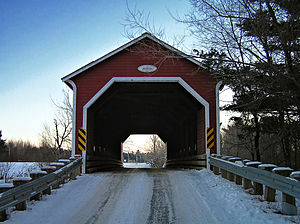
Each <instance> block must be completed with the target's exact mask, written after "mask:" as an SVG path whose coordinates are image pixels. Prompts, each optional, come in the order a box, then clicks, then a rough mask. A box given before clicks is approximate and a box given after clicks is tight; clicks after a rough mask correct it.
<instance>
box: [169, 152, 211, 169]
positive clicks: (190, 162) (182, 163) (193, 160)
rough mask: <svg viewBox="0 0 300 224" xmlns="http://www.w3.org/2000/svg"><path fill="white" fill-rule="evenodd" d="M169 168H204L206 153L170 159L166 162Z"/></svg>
mask: <svg viewBox="0 0 300 224" xmlns="http://www.w3.org/2000/svg"><path fill="white" fill-rule="evenodd" d="M166 167H167V168H188V169H203V168H205V167H206V155H205V154H202V155H194V156H187V157H180V158H176V159H169V160H168V161H167V163H166Z"/></svg>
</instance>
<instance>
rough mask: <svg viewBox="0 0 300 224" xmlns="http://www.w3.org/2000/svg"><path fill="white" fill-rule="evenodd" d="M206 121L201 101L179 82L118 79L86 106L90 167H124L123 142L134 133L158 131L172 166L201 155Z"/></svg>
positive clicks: (91, 169) (88, 168)
mask: <svg viewBox="0 0 300 224" xmlns="http://www.w3.org/2000/svg"><path fill="white" fill-rule="evenodd" d="M204 124H205V117H204V107H203V105H202V104H201V103H200V102H198V101H197V100H196V99H195V98H194V97H193V96H192V95H191V94H190V93H188V92H187V91H186V90H185V89H184V88H183V87H182V86H181V85H180V84H178V83H166V82H164V83H163V82H160V83H157V82H156V83H149V82H147V83H144V82H134V83H129V82H128V83H114V84H112V86H111V87H110V88H109V89H108V90H107V91H105V92H104V93H103V94H102V95H101V96H100V97H99V98H98V100H97V101H96V102H94V104H93V105H92V106H91V107H89V108H88V115H87V133H88V136H87V164H86V170H87V172H93V171H97V170H101V169H102V168H106V167H112V166H120V165H122V162H121V142H124V141H125V140H126V139H127V137H128V136H129V135H130V134H148V133H157V134H158V135H159V136H160V138H161V139H162V140H163V141H164V142H167V158H168V160H169V163H168V164H169V165H170V166H171V165H172V164H174V162H173V163H172V161H177V160H178V159H180V160H181V161H182V158H187V157H192V156H194V155H200V154H203V153H205V145H204V136H205V130H204V129H205V126H204ZM175 163H176V164H177V165H178V164H180V163H178V162H175Z"/></svg>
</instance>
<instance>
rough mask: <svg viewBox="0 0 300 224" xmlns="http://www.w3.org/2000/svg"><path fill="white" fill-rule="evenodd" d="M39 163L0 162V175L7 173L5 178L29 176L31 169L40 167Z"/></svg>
mask: <svg viewBox="0 0 300 224" xmlns="http://www.w3.org/2000/svg"><path fill="white" fill-rule="evenodd" d="M41 164H45V163H37V162H0V175H1V176H2V175H3V174H4V173H7V178H8V179H11V178H13V177H20V176H21V177H22V176H29V173H30V172H31V171H32V170H37V169H40V166H41Z"/></svg>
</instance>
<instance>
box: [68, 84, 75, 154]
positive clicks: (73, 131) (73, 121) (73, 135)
mask: <svg viewBox="0 0 300 224" xmlns="http://www.w3.org/2000/svg"><path fill="white" fill-rule="evenodd" d="M67 82H68V83H69V84H70V85H71V86H72V89H73V112H72V153H71V155H72V156H75V147H76V146H75V142H76V95H77V87H76V84H75V83H74V82H73V81H72V80H67Z"/></svg>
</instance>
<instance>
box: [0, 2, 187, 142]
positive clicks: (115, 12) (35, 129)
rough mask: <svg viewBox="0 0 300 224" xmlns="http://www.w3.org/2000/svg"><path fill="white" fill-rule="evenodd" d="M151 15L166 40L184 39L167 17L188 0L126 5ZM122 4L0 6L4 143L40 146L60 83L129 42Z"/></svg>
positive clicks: (178, 26)
mask: <svg viewBox="0 0 300 224" xmlns="http://www.w3.org/2000/svg"><path fill="white" fill-rule="evenodd" d="M128 4H129V7H130V8H134V7H135V6H136V7H137V8H138V9H140V10H144V11H145V12H150V14H151V20H153V21H154V24H156V25H157V26H160V25H161V26H163V27H165V32H166V34H167V36H169V37H172V36H173V35H176V34H179V35H182V34H187V31H186V28H185V27H184V25H182V24H178V23H177V22H176V21H174V19H172V18H171V16H170V15H169V13H168V10H169V11H171V12H172V13H174V14H177V13H178V14H179V15H184V14H185V13H186V12H187V11H188V10H189V7H190V5H189V2H188V1H187V0H172V1H170V0H149V1H146V0H144V1H141V0H140V1H139V0H128ZM126 13H127V7H126V1H125V0H115V1H114V0H106V1H104V0H88V1H87V0H63V1H62V0H47V1H42V0H26V1H24V0H9V1H5V0H3V1H0V97H1V104H0V105H1V106H0V130H2V134H3V137H4V138H6V139H20V138H21V139H23V140H29V141H32V142H35V143H38V138H39V133H40V132H41V131H42V126H43V124H44V123H49V124H51V121H52V119H53V117H54V112H55V107H54V106H53V104H52V103H51V98H53V99H59V98H61V97H62V89H63V88H64V87H65V85H64V84H63V83H62V82H61V80H60V79H61V77H63V76H65V75H67V74H69V73H71V72H72V71H74V70H76V69H77V68H79V67H81V66H83V65H85V64H87V63H89V62H90V61H92V60H95V59H96V58H99V57H100V56H102V55H104V54H106V53H108V52H110V51H112V50H114V49H115V48H117V47H119V46H120V45H122V44H124V43H126V42H128V41H129V39H127V38H126V37H124V35H123V34H124V27H123V25H122V23H124V18H125V17H126Z"/></svg>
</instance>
